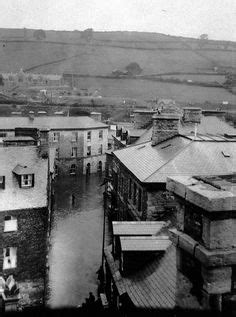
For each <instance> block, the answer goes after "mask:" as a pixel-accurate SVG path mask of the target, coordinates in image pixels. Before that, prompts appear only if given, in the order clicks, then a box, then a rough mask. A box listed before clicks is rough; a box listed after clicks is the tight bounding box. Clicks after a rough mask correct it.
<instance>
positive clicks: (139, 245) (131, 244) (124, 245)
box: [120, 236, 171, 252]
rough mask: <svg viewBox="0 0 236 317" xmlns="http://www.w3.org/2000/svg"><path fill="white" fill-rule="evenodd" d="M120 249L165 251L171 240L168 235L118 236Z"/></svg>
mask: <svg viewBox="0 0 236 317" xmlns="http://www.w3.org/2000/svg"><path fill="white" fill-rule="evenodd" d="M120 243H121V250H122V251H126V252H127V251H129V252H130V251H154V252H155V251H166V249H167V248H168V247H169V246H170V244H171V242H170V240H169V237H168V236H149V237H135V236H132V237H120Z"/></svg>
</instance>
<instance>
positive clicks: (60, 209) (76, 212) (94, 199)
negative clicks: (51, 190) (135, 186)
mask: <svg viewBox="0 0 236 317" xmlns="http://www.w3.org/2000/svg"><path fill="white" fill-rule="evenodd" d="M102 181H103V179H102V177H99V176H98V175H91V176H89V177H88V178H86V177H85V176H79V177H78V178H75V177H66V178H58V179H57V181H56V183H55V205H54V211H53V214H52V230H51V249H50V253H49V266H50V269H49V292H50V296H49V300H48V305H49V306H50V307H52V308H56V307H68V306H77V305H79V304H81V303H82V302H84V301H85V298H86V297H88V294H89V292H93V293H94V294H95V295H96V294H97V293H96V291H97V274H96V271H97V270H98V269H99V267H100V265H101V260H102V234H103V190H104V188H103V186H102V187H101V186H100V184H101V183H102Z"/></svg>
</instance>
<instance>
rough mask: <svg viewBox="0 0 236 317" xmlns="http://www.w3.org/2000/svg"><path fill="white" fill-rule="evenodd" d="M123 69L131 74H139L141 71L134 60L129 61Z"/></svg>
mask: <svg viewBox="0 0 236 317" xmlns="http://www.w3.org/2000/svg"><path fill="white" fill-rule="evenodd" d="M125 69H126V70H127V72H128V74H129V75H132V76H136V75H139V74H140V73H141V72H142V71H143V70H142V68H141V67H140V66H139V64H138V63H136V62H132V63H130V64H129V65H127V66H126V67H125Z"/></svg>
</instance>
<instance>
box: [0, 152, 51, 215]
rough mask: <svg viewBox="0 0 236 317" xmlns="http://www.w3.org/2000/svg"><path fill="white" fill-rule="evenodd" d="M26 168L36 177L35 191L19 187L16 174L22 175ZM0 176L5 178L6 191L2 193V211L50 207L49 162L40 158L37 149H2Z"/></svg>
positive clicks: (0, 205)
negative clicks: (48, 187)
mask: <svg viewBox="0 0 236 317" xmlns="http://www.w3.org/2000/svg"><path fill="white" fill-rule="evenodd" d="M23 166H27V168H26V171H27V172H30V173H33V174H34V180H35V181H34V187H32V188H20V187H19V184H18V181H17V177H16V175H15V174H14V173H13V171H15V172H17V173H21V171H22V167H23ZM0 176H5V189H4V190H0V211H3V210H17V209H30V208H42V207H46V206H47V185H48V177H47V176H48V159H42V158H41V157H39V154H38V148H37V146H11V147H10V146H9V147H0Z"/></svg>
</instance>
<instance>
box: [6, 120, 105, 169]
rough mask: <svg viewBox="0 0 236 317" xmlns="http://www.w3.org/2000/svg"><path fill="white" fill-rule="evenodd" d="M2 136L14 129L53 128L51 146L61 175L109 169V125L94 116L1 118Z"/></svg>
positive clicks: (50, 136)
mask: <svg viewBox="0 0 236 317" xmlns="http://www.w3.org/2000/svg"><path fill="white" fill-rule="evenodd" d="M0 125H1V129H0V136H2V137H6V136H14V135H15V130H14V128H25V127H28V128H36V129H39V130H41V129H43V128H48V129H49V147H50V148H52V149H55V150H56V157H55V168H56V173H57V174H58V175H77V174H90V173H97V172H101V171H103V170H104V169H105V160H106V156H105V152H106V150H107V143H108V126H107V125H105V124H103V123H101V122H98V121H95V120H93V119H92V118H90V117H86V116H83V117H82V116H81V117H53V116H52V117H33V116H31V117H7V118H4V117H0Z"/></svg>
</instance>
